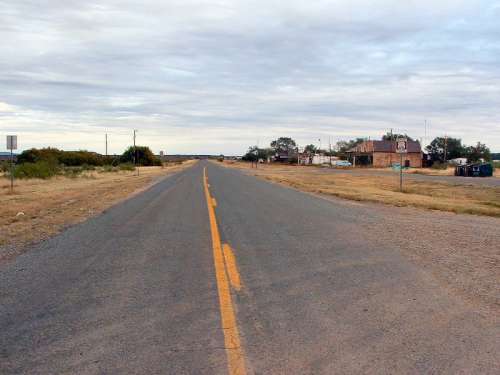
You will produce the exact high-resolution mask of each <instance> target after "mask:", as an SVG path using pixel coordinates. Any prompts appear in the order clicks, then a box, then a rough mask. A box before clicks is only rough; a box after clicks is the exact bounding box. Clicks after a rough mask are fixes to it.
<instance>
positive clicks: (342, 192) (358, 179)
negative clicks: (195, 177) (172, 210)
mask: <svg viewBox="0 0 500 375" xmlns="http://www.w3.org/2000/svg"><path fill="white" fill-rule="evenodd" d="M224 165H226V166H229V167H233V168H240V169H245V170H247V171H248V172H249V173H251V174H253V175H255V176H259V177H262V178H264V179H266V180H269V181H272V182H276V183H280V184H283V185H287V186H291V187H294V188H296V189H299V190H303V191H307V192H312V193H321V194H328V195H332V196H336V197H340V198H345V199H350V200H355V201H368V202H377V203H385V204H390V205H394V206H412V207H419V208H426V209H432V210H440V211H449V212H455V213H467V214H475V215H486V216H493V217H500V188H495V187H485V186H471V185H452V184H447V183H441V182H434V181H415V180H411V181H410V180H407V181H405V184H404V192H403V193H401V192H399V182H398V179H397V178H395V177H392V176H356V175H351V174H347V173H346V174H341V173H332V174H329V173H321V172H319V171H318V169H316V168H308V167H296V166H287V165H259V168H257V169H254V168H251V166H250V165H249V164H247V163H225V164H224Z"/></svg>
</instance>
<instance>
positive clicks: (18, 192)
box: [0, 161, 195, 263]
mask: <svg viewBox="0 0 500 375" xmlns="http://www.w3.org/2000/svg"><path fill="white" fill-rule="evenodd" d="M193 163H195V161H186V162H184V163H182V164H172V165H170V166H166V167H141V168H140V171H139V176H137V173H136V172H135V171H120V172H103V171H100V170H97V171H91V172H87V173H84V174H83V175H81V176H79V177H75V178H69V177H54V178H51V179H48V180H39V179H29V180H18V181H16V186H15V191H14V194H10V193H9V188H10V182H9V180H7V179H5V178H0V207H1V214H0V263H1V262H2V261H5V260H8V259H11V258H13V257H15V256H17V255H18V254H20V253H22V251H23V249H24V248H25V247H26V245H28V244H30V243H34V242H38V241H40V240H43V239H45V238H48V237H50V236H52V235H54V234H56V233H58V232H60V231H61V230H63V229H64V228H65V227H67V226H70V225H74V224H76V223H79V222H82V221H84V220H86V219H87V218H89V217H91V216H94V215H97V214H99V213H100V212H102V211H104V210H105V209H107V208H109V207H111V206H113V205H114V204H116V203H117V202H119V201H121V200H123V199H126V198H127V197H129V196H130V195H131V194H134V193H137V192H140V191H141V190H144V189H146V188H147V187H148V186H150V185H151V184H153V183H154V182H155V181H157V180H158V179H160V178H162V177H164V176H167V175H169V174H172V173H174V172H177V171H179V170H181V169H184V168H187V167H188V166H190V165H192V164H193Z"/></svg>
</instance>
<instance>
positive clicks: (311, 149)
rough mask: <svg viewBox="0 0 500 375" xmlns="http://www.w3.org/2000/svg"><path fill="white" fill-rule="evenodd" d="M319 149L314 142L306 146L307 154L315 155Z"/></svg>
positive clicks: (305, 151)
mask: <svg viewBox="0 0 500 375" xmlns="http://www.w3.org/2000/svg"><path fill="white" fill-rule="evenodd" d="M317 151H318V148H317V147H316V146H315V145H313V144H311V145H307V146H306V147H304V153H305V154H310V155H314V154H315V153H316V152H317Z"/></svg>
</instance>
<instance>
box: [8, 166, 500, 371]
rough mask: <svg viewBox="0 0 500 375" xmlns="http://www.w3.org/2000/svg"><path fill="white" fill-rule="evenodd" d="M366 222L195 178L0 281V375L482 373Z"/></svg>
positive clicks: (71, 233) (76, 230)
mask: <svg viewBox="0 0 500 375" xmlns="http://www.w3.org/2000/svg"><path fill="white" fill-rule="evenodd" d="M366 214H369V213H367V211H365V209H364V208H363V206H359V207H357V206H348V205H341V204H336V203H335V202H330V201H326V200H323V199H321V198H318V197H314V196H310V195H307V194H303V193H300V192H297V191H295V190H292V189H286V188H283V187H280V186H277V185H273V184H270V183H267V182H264V181H261V180H258V179H256V178H254V177H251V176H247V175H244V174H242V173H241V172H239V171H236V170H232V169H226V168H223V167H220V166H218V165H216V164H215V163H208V162H200V163H198V164H196V165H195V166H194V167H192V168H189V169H187V170H185V171H183V172H180V173H179V174H176V175H174V176H171V177H169V178H167V179H165V180H163V181H162V182H160V183H158V184H157V185H155V186H154V187H152V188H151V189H149V190H148V191H146V192H144V193H142V194H140V195H138V196H135V197H133V198H132V199H130V200H128V201H126V202H124V203H122V204H119V205H117V206H115V207H113V208H112V209H110V210H108V211H107V212H106V213H104V214H102V215H100V216H99V217H97V218H94V219H91V220H89V221H87V222H85V223H83V224H81V225H78V226H75V227H73V228H70V229H69V230H67V231H66V232H64V233H63V234H61V235H59V236H57V237H55V238H53V239H51V240H48V241H46V242H44V243H41V244H39V245H37V246H35V247H34V248H33V249H32V250H31V251H29V252H27V253H26V254H24V255H22V256H20V257H18V258H17V259H16V260H14V261H12V262H11V263H9V264H6V265H4V266H2V267H0V332H1V334H0V373H2V374H64V373H66V374H124V373H127V374H128V373H132V374H160V373H161V374H166V373H167V374H225V373H228V372H229V373H233V374H238V373H240V374H242V373H245V372H246V373H249V374H251V373H255V374H270V373H272V374H274V373H278V374H335V373H380V374H387V373H450V374H452V373H453V374H455V373H460V372H461V373H491V374H494V373H498V372H499V371H500V367H499V361H498V349H499V343H498V337H499V334H500V330H499V328H498V324H496V323H495V321H491V319H487V318H485V317H484V316H483V315H481V313H480V312H478V311H476V310H474V309H473V307H471V306H469V305H468V304H467V303H465V302H463V301H461V300H460V298H459V297H456V296H453V295H450V294H449V293H448V292H447V291H446V290H444V289H443V288H442V286H441V285H440V284H439V283H438V282H436V281H434V280H433V279H432V278H429V277H428V275H425V274H424V273H423V272H421V270H419V269H418V268H416V266H415V265H413V264H412V263H410V262H409V261H408V260H407V259H406V258H404V257H403V256H402V255H401V253H399V252H396V251H394V249H393V248H391V246H387V247H380V246H378V245H375V244H374V242H372V241H370V240H369V239H368V238H366V237H365V236H364V235H363V230H362V228H360V227H359V217H360V216H362V215H366Z"/></svg>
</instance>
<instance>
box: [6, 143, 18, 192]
mask: <svg viewBox="0 0 500 375" xmlns="http://www.w3.org/2000/svg"><path fill="white" fill-rule="evenodd" d="M7 150H10V192H11V193H12V192H14V154H13V153H12V151H13V150H17V135H8V136H7Z"/></svg>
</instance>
